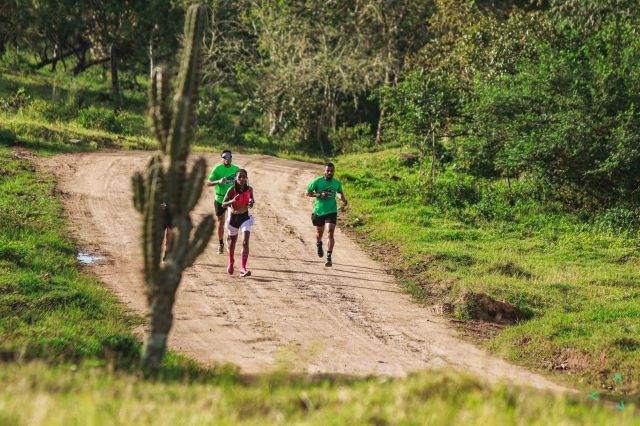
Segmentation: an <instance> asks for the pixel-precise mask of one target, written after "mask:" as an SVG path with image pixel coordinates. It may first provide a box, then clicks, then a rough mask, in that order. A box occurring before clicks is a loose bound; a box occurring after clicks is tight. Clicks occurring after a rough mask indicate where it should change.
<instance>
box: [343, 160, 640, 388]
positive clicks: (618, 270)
mask: <svg viewBox="0 0 640 426" xmlns="http://www.w3.org/2000/svg"><path fill="white" fill-rule="evenodd" d="M401 154H402V151H398V150H392V151H388V152H382V153H376V154H358V155H352V156H345V157H343V158H341V159H339V161H338V169H337V176H338V177H339V178H340V177H341V175H342V176H344V181H345V184H346V185H345V187H346V191H347V195H348V197H349V198H350V200H351V201H352V204H351V205H352V209H351V213H350V215H349V218H348V219H347V222H348V223H347V224H348V225H354V226H353V229H354V230H355V232H357V233H358V234H359V235H360V236H361V238H364V242H365V246H366V244H367V242H375V243H377V244H384V245H387V246H388V247H397V250H398V255H399V256H391V257H389V255H387V256H386V257H385V262H387V263H389V262H391V264H390V265H389V267H390V268H391V269H394V270H396V271H397V275H398V277H399V279H400V280H401V281H402V282H403V283H404V285H405V287H406V288H407V291H408V292H409V293H411V294H412V295H413V296H414V297H415V298H416V299H417V300H418V301H420V302H423V303H426V304H441V303H455V302H456V299H457V298H458V297H459V296H460V295H461V294H462V293H464V292H468V291H471V292H483V293H487V294H488V295H490V296H492V297H494V298H495V299H498V300H505V301H507V302H510V303H511V304H513V305H515V306H516V307H518V308H520V309H521V310H522V311H524V312H526V313H528V314H529V319H528V320H527V321H524V322H522V323H519V324H516V325H515V326H513V327H509V328H507V329H505V330H504V331H502V332H501V333H500V334H498V336H497V337H495V338H493V339H491V340H490V341H489V342H486V345H487V346H488V347H489V348H491V349H492V350H493V351H495V352H496V353H499V354H501V355H503V356H505V357H507V358H509V359H511V360H514V361H516V362H518V363H521V364H524V365H527V366H531V367H535V368H539V369H544V370H546V371H552V372H556V373H559V374H563V375H570V376H573V377H574V378H573V379H570V382H571V383H573V384H574V385H578V386H583V387H589V386H594V387H596V388H600V387H601V386H606V387H610V385H611V383H609V382H608V381H609V378H610V377H613V376H614V375H615V374H616V373H620V374H622V375H623V376H624V377H625V381H624V383H623V385H622V386H614V387H612V389H613V391H614V392H624V393H637V392H639V391H640V338H639V337H638V336H640V280H639V279H638V265H639V262H640V261H639V259H640V252H639V251H638V247H639V244H640V241H638V239H637V238H635V237H633V236H631V235H625V234H620V235H607V234H604V233H601V232H597V231H596V230H589V227H588V224H586V223H585V222H582V221H580V220H578V219H577V218H576V217H574V216H572V215H570V214H568V213H567V214H562V213H545V212H544V209H541V208H536V209H534V210H535V211H536V215H535V216H534V215H532V214H527V213H526V211H524V210H521V211H516V212H515V214H514V216H515V217H516V219H514V220H512V221H509V222H504V221H500V220H494V221H488V220H480V221H479V222H477V223H475V224H472V223H466V222H463V221H461V220H459V219H458V216H457V215H458V212H457V211H455V210H454V209H451V210H446V209H445V210H443V209H442V208H436V206H433V205H429V204H425V203H424V202H423V201H421V196H420V190H419V188H417V187H416V189H415V190H413V191H411V190H407V189H404V188H403V186H402V185H407V184H410V182H414V181H415V180H416V174H417V171H416V169H415V168H411V167H406V166H402V162H401V157H402V155H401ZM389 170H392V171H393V174H395V175H397V176H398V177H400V178H401V179H400V180H395V181H394V180H391V179H388V178H387V175H388V173H389ZM427 185H428V183H427ZM527 208H531V206H528V207H527ZM377 251H378V252H379V250H377ZM411 265H418V268H413V269H412V268H408V267H409V266H411ZM407 271H409V272H407ZM523 342H526V343H523ZM568 353H571V354H574V355H575V356H573V358H579V359H580V362H577V361H576V362H572V363H566V362H565V361H566V358H568V356H567V354H568ZM576 354H579V356H578V355H576ZM569 358H571V357H569Z"/></svg>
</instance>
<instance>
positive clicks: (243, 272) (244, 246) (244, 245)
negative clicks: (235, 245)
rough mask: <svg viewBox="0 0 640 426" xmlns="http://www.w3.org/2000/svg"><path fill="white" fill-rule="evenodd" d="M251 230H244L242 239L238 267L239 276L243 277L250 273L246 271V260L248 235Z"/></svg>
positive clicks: (247, 256) (247, 257)
mask: <svg viewBox="0 0 640 426" xmlns="http://www.w3.org/2000/svg"><path fill="white" fill-rule="evenodd" d="M250 236H251V232H249V231H244V238H243V240H242V266H241V268H240V276H242V277H244V276H247V275H249V274H250V272H249V271H247V260H248V259H249V237H250Z"/></svg>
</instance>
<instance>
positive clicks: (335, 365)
mask: <svg viewBox="0 0 640 426" xmlns="http://www.w3.org/2000/svg"><path fill="white" fill-rule="evenodd" d="M150 155H151V154H150V153H148V152H115V153H97V154H74V155H60V156H56V157H54V158H50V159H44V160H42V162H41V163H42V164H41V166H42V167H43V168H44V169H45V170H48V171H51V172H53V173H54V174H55V176H56V178H57V181H58V186H59V189H60V190H61V191H62V192H63V200H64V204H65V208H66V212H67V215H68V216H69V219H70V221H71V223H72V224H73V231H72V232H73V234H74V238H75V239H76V241H78V244H79V245H80V247H81V248H82V249H84V250H85V251H89V252H92V253H95V254H98V255H101V256H105V258H106V261H104V262H102V263H100V264H97V265H94V266H91V267H89V269H90V271H91V272H93V273H95V274H96V275H97V276H98V277H99V278H100V279H101V280H102V281H103V282H104V283H105V284H106V285H107V286H108V287H109V288H110V289H111V290H112V291H113V292H115V293H116V294H117V296H118V298H119V299H120V300H121V301H122V302H123V303H125V304H126V305H127V306H128V307H129V308H130V309H132V310H134V311H137V312H143V310H144V308H145V300H144V295H143V289H142V262H141V247H140V243H139V239H138V236H139V229H140V220H141V218H140V216H139V214H138V213H137V212H136V211H135V210H134V208H133V206H132V201H131V200H132V196H131V189H130V178H131V175H132V173H133V171H134V170H136V169H138V170H140V169H142V168H144V166H145V164H146V162H147V159H148V158H149V156H150ZM194 157H195V156H194ZM208 160H209V165H210V166H211V167H212V166H214V165H215V164H214V163H213V162H215V161H216V156H213V155H208ZM234 163H235V164H238V165H240V166H242V167H245V168H246V169H248V171H249V179H250V183H251V185H252V186H253V187H254V191H255V195H256V206H255V208H254V209H253V214H254V215H255V217H256V223H255V226H254V228H253V232H252V237H251V250H252V252H251V257H250V259H249V266H250V269H251V270H252V272H253V275H252V277H250V278H242V279H241V278H239V277H238V276H237V272H236V275H235V276H232V277H230V276H229V275H228V274H227V273H226V270H225V265H226V255H217V254H216V253H215V250H216V245H215V244H210V245H209V247H208V249H207V250H206V251H205V252H204V253H203V255H202V256H200V257H199V258H198V260H197V261H196V264H195V265H194V266H193V267H192V268H191V269H189V270H187V271H186V273H185V275H184V279H183V282H182V284H181V287H180V289H179V291H178V299H177V302H176V306H175V311H174V313H175V322H174V327H173V330H172V335H171V337H170V342H169V344H170V346H171V347H172V348H173V349H174V350H177V351H180V352H182V353H185V354H187V355H189V356H191V357H193V358H194V359H197V360H198V361H200V362H203V363H205V364H206V363H210V362H229V363H233V364H236V365H238V366H239V367H240V368H241V369H242V371H243V372H245V373H260V372H267V371H270V370H272V369H274V368H277V367H282V366H285V367H287V368H290V369H291V370H293V371H297V372H306V373H312V374H314V373H329V374H333V373H335V374H346V375H357V376H363V375H387V376H403V375H406V374H407V373H408V372H411V371H414V370H417V369H423V368H428V367H440V366H447V365H448V366H453V367H454V368H458V369H462V370H465V371H469V372H472V373H475V374H477V375H478V376H480V377H481V378H482V379H483V380H487V381H497V380H503V381H506V382H511V383H514V384H519V385H528V386H534V387H537V388H547V389H553V390H562V388H561V387H560V386H558V385H556V384H554V383H552V382H550V381H549V380H547V379H546V378H544V377H542V376H540V375H537V374H534V373H531V372H528V371H526V370H524V369H522V368H519V367H516V366H513V365H511V364H509V363H507V362H505V361H502V360H500V359H497V358H495V357H493V356H491V355H490V354H488V353H487V352H486V351H484V350H481V349H478V348H476V347H475V346H473V345H471V344H469V343H467V342H464V341H462V340H460V339H459V338H457V337H456V332H455V331H454V330H452V329H451V328H449V327H447V325H446V321H445V320H444V319H443V318H441V317H439V316H437V315H434V314H431V313H430V312H428V311H427V310H426V309H424V308H422V307H420V306H418V305H417V304H414V303H412V302H411V300H410V298H409V296H408V295H406V294H403V293H402V292H401V290H400V288H399V286H398V285H397V284H396V283H395V282H394V279H393V277H392V276H390V275H388V274H386V273H385V271H384V269H383V268H382V267H381V266H380V265H379V264H377V263H376V262H374V261H372V260H371V259H369V258H368V257H367V256H366V255H365V254H364V253H363V251H362V250H360V249H359V248H358V247H357V245H356V244H355V243H354V242H352V241H350V240H349V239H348V238H347V237H346V236H345V235H344V234H342V233H341V232H340V231H337V234H336V241H337V243H336V249H335V253H334V267H333V268H330V269H329V268H325V267H324V265H323V263H322V261H321V260H320V259H318V257H317V256H316V254H315V243H314V232H313V228H312V226H311V224H310V218H309V216H310V202H309V200H308V199H307V198H305V197H304V195H303V193H304V191H305V188H306V185H307V183H308V182H309V181H310V180H311V179H312V178H313V177H315V176H317V175H319V174H320V173H321V167H318V166H314V165H309V164H306V163H302V162H294V161H287V160H282V159H277V158H273V157H268V156H259V155H236V156H234ZM336 175H337V177H338V178H339V176H340V170H338V171H337V174H336ZM347 195H349V194H347ZM212 199H213V189H211V188H206V190H205V193H204V194H203V197H202V198H201V200H200V203H199V204H198V206H197V208H196V210H195V213H194V215H193V218H194V223H197V222H199V220H200V218H201V217H202V216H204V215H205V214H207V213H209V212H211V211H212ZM237 257H239V256H237Z"/></svg>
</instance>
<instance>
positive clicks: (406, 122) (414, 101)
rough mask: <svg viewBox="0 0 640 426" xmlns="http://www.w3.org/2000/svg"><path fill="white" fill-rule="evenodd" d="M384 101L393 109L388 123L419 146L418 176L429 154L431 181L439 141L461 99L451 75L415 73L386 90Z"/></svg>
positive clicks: (455, 115)
mask: <svg viewBox="0 0 640 426" xmlns="http://www.w3.org/2000/svg"><path fill="white" fill-rule="evenodd" d="M387 90H388V93H387V96H385V98H384V99H385V102H386V104H385V105H383V106H384V107H388V108H389V109H390V110H392V111H393V114H392V115H391V117H390V118H391V120H390V121H391V122H392V123H394V124H395V126H396V128H397V129H398V130H399V131H400V134H399V137H400V138H401V139H402V140H403V141H404V142H405V143H406V144H408V145H410V146H414V147H416V148H417V149H418V153H419V157H418V161H419V167H420V176H421V178H422V179H423V180H424V179H425V178H426V171H425V169H424V164H425V160H426V158H427V157H428V156H429V155H430V156H431V172H430V177H431V180H432V182H433V180H434V177H435V176H434V173H435V168H434V167H435V162H436V152H437V149H438V145H439V144H440V141H441V140H442V139H443V138H444V137H446V136H447V131H448V130H449V128H450V126H451V125H452V123H453V120H454V119H455V118H456V117H457V116H458V114H459V110H460V108H461V100H460V98H459V95H458V93H457V92H456V90H455V86H454V84H453V81H452V79H451V77H450V76H448V75H445V74H434V73H431V74H427V73H422V72H414V73H412V74H411V75H409V77H408V78H407V79H405V80H403V81H402V82H400V83H398V85H397V86H396V87H395V88H392V89H391V88H390V89H387Z"/></svg>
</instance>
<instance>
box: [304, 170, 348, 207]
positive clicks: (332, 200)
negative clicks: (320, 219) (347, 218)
mask: <svg viewBox="0 0 640 426" xmlns="http://www.w3.org/2000/svg"><path fill="white" fill-rule="evenodd" d="M307 192H317V193H318V194H321V193H322V192H328V193H329V196H328V197H327V198H325V199H324V200H323V199H321V198H316V202H315V203H314V205H313V214H315V215H316V216H324V215H326V214H331V213H338V203H336V194H337V193H338V192H340V193H342V184H341V183H340V181H339V180H338V179H336V178H332V179H331V180H326V179H325V178H324V176H320V177H319V178H317V179H315V180H314V181H313V182H311V183H310V184H309V187H308V188H307Z"/></svg>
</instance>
